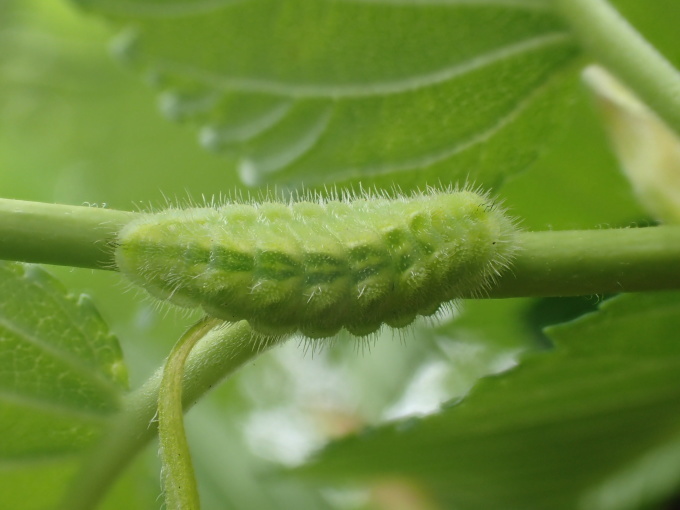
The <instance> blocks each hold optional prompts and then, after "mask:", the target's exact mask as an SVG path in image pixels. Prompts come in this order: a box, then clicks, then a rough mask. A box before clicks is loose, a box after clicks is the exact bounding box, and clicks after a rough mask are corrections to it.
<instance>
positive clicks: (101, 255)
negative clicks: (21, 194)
mask: <svg viewBox="0 0 680 510" xmlns="http://www.w3.org/2000/svg"><path fill="white" fill-rule="evenodd" d="M134 216H135V214H134V213H129V212H124V211H115V210H112V209H99V208H97V207H82V206H70V205H56V204H43V203H39V202H25V201H23V200H9V199H0V240H1V241H0V259H5V260H20V261H22V262H40V263H43V264H56V265H62V266H73V267H88V268H94V269H113V268H114V263H113V242H114V240H115V238H116V234H117V232H118V231H119V230H120V228H121V227H122V226H123V225H125V223H127V222H128V221H130V219H131V218H134Z"/></svg>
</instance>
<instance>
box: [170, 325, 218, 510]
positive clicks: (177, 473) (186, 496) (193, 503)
mask: <svg viewBox="0 0 680 510" xmlns="http://www.w3.org/2000/svg"><path fill="white" fill-rule="evenodd" d="M222 322H223V321H221V320H219V319H213V318H210V317H204V318H203V319H201V320H200V321H199V322H197V323H196V324H194V325H193V326H192V327H191V328H189V330H188V331H187V332H186V333H185V334H184V335H182V337H181V338H180V339H179V340H178V341H177V343H176V344H175V346H174V347H173V348H172V351H170V355H169V356H168V360H167V362H166V363H165V367H164V368H163V378H162V380H161V387H160V391H159V395H158V441H159V444H160V458H161V463H162V465H163V468H162V473H163V475H162V476H163V491H164V493H165V505H166V507H167V508H168V510H198V509H199V508H200V503H199V497H198V488H197V485H196V476H195V474H194V466H193V463H192V461H191V453H190V452H189V444H188V443H187V437H186V433H185V431H184V406H183V405H182V379H183V376H184V364H185V362H186V360H187V358H188V356H189V353H190V352H191V350H192V349H193V348H194V346H195V345H196V344H197V343H198V342H199V341H200V340H201V339H202V338H203V337H204V336H205V335H206V334H207V333H208V332H209V331H210V330H211V329H213V328H215V327H217V326H219V325H220V324H221V323H222Z"/></svg>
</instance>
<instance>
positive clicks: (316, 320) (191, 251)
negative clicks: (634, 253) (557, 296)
mask: <svg viewBox="0 0 680 510" xmlns="http://www.w3.org/2000/svg"><path fill="white" fill-rule="evenodd" d="M517 231H518V229H517V227H516V224H515V221H514V220H513V219H512V218H510V217H508V216H507V215H506V213H505V211H504V210H503V209H502V208H501V207H500V206H498V204H497V203H496V202H495V201H494V200H493V199H492V198H491V197H490V196H489V195H488V194H486V193H481V192H479V191H472V190H470V189H463V190H458V189H448V190H446V191H437V190H434V189H428V190H427V191H426V192H418V193H413V194H411V195H403V194H397V196H396V197H389V196H387V195H386V194H382V193H375V192H373V193H368V192H363V191H362V192H361V193H359V194H355V193H343V194H338V193H335V194H333V196H332V197H331V198H330V199H326V198H322V197H321V196H319V195H314V196H311V195H309V196H303V197H297V198H295V199H291V200H288V201H279V200H276V199H274V198H271V197H268V198H265V199H264V200H263V201H261V202H253V201H243V200H237V201H231V202H225V203H221V204H215V203H213V204H210V206H209V207H189V208H186V209H179V208H174V209H168V210H165V211H160V212H155V213H145V214H141V215H140V217H139V218H137V219H135V220H133V221H131V222H130V223H129V224H127V225H126V226H125V227H124V228H123V229H122V230H121V232H120V233H119V236H118V240H117V247H116V252H115V259H116V264H117V266H118V268H119V270H120V271H121V272H122V273H123V274H124V275H126V276H127V277H128V278H129V279H130V280H131V281H132V282H133V283H135V284H137V285H139V286H141V287H143V288H144V289H146V290H147V291H148V292H149V293H150V294H151V295H152V296H154V297H156V298H159V299H161V300H165V301H169V302H171V303H173V304H175V305H178V306H181V307H198V306H200V307H202V308H203V310H204V311H205V312H206V313H207V314H208V315H211V316H214V317H217V318H219V319H223V320H225V321H239V320H247V321H248V322H249V323H250V325H251V327H252V328H253V330H255V331H256V332H259V333H263V334H266V335H285V334H289V333H294V332H300V333H302V334H303V335H305V336H307V337H309V338H326V337H331V336H334V335H335V334H336V333H337V332H338V331H340V330H341V329H343V328H344V329H346V330H347V331H349V332H350V333H352V334H353V335H356V336H366V335H370V334H372V333H374V332H376V331H377V330H378V329H379V328H380V327H381V326H382V325H383V324H386V325H388V326H391V327H394V328H401V327H405V326H408V325H409V324H411V323H412V322H413V321H414V319H415V318H416V317H418V316H426V317H427V316H432V315H434V314H436V313H437V312H438V311H439V310H440V309H441V308H442V306H444V307H445V306H447V305H448V304H449V303H450V302H451V301H452V300H455V299H458V298H461V297H464V296H476V295H480V296H481V295H483V294H484V292H485V291H486V290H487V289H488V288H489V286H490V285H491V284H492V283H493V280H494V278H495V277H496V276H498V275H500V274H501V272H502V271H503V270H505V269H507V267H508V266H509V264H510V262H511V260H512V257H513V254H514V252H515V251H516V249H517V246H516V244H517V242H516V233H517Z"/></svg>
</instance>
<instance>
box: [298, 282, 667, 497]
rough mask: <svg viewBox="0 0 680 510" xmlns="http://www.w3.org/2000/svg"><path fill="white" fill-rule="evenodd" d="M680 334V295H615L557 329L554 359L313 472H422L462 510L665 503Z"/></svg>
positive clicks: (368, 441)
mask: <svg viewBox="0 0 680 510" xmlns="http://www.w3.org/2000/svg"><path fill="white" fill-rule="evenodd" d="M678 328H680V293H677V292H674V293H655V294H637V295H622V296H619V297H616V298H613V299H611V300H609V301H606V302H605V303H603V304H602V305H601V307H600V309H599V311H597V312H595V313H590V314H587V315H585V316H583V317H581V318H579V319H576V320H574V321H572V322H570V323H566V324H564V325H561V326H555V327H552V328H548V330H547V331H548V334H549V336H550V337H551V338H552V339H553V340H554V342H555V344H556V348H555V350H554V351H549V352H544V353H534V354H532V355H529V356H526V357H525V359H524V361H523V362H522V364H521V365H520V366H519V368H517V369H515V370H513V371H511V372H507V373H505V374H502V375H500V376H496V377H493V378H487V379H484V380H482V381H481V382H480V383H479V384H478V385H477V386H476V387H475V388H474V389H473V391H472V393H471V394H470V395H469V396H468V398H467V399H465V400H463V401H462V403H460V404H459V405H455V406H453V407H450V408H448V409H444V410H442V411H441V412H440V413H438V414H436V415H432V416H428V417H425V418H422V419H411V420H408V421H405V422H397V423H392V424H387V425H384V426H381V427H378V428H376V429H372V430H369V431H366V433H365V434H363V435H358V436H354V437H350V438H347V439H344V440H341V441H339V442H336V443H335V444H332V445H331V446H330V447H328V448H327V449H326V450H324V451H323V452H322V453H321V454H320V456H319V458H318V459H317V461H316V462H313V463H311V464H309V465H308V466H306V467H305V468H302V471H301V472H302V473H305V474H307V475H308V476H311V477H316V478H322V479H326V480H327V479H328V478H329V477H330V478H331V479H335V480H337V479H339V478H341V479H355V478H364V477H376V476H391V475H393V476H411V477H415V478H417V479H419V480H421V481H422V482H423V483H424V484H426V485H427V486H429V487H430V488H431V489H433V490H434V491H436V492H437V493H438V494H439V495H440V497H441V498H442V500H443V501H445V502H447V503H448V504H449V505H450V506H451V507H455V508H460V509H488V508H504V509H509V510H511V509H545V508H554V509H562V508H564V509H567V508H576V507H578V508H584V509H602V508H612V509H614V508H617V509H621V508H635V507H636V505H637V504H638V503H643V502H644V503H649V502H650V501H651V502H654V501H658V499H659V498H661V497H663V496H666V495H667V494H668V492H669V491H670V490H672V489H673V488H674V487H677V486H678V484H679V483H680V458H679V457H678V456H677V455H673V452H674V451H677V449H678V447H677V442H678V437H679V436H680V405H679V404H680V343H678V342H677V331H678ZM661 469H662V471H661ZM659 473H664V476H658V474H659ZM649 480H652V481H653V482H654V483H645V482H647V481H649ZM632 481H634V482H636V483H632ZM621 489H625V490H626V491H627V492H626V496H625V497H620V498H619V501H618V503H616V502H614V503H612V501H614V500H615V499H616V498H615V497H612V494H614V495H616V494H617V490H621ZM622 500H623V501H622Z"/></svg>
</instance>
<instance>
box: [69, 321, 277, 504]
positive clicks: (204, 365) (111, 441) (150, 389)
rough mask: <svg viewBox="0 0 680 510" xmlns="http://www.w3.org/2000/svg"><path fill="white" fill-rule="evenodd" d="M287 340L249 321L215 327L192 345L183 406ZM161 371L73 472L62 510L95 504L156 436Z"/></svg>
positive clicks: (136, 394) (135, 395)
mask: <svg viewBox="0 0 680 510" xmlns="http://www.w3.org/2000/svg"><path fill="white" fill-rule="evenodd" d="M285 339H286V338H285V337H270V336H262V335H258V334H256V333H254V332H253V331H252V330H251V329H250V327H249V326H248V323H247V322H238V323H236V324H231V325H228V326H227V327H225V328H215V329H212V330H211V331H210V332H209V333H208V334H207V335H206V336H205V337H203V339H202V340H201V341H200V342H199V343H198V344H197V345H196V346H195V347H194V348H193V349H192V350H191V353H190V354H189V357H188V359H187V361H186V365H185V369H184V381H183V385H182V388H183V390H182V402H183V405H184V410H185V411H186V410H187V409H189V408H190V407H191V406H192V405H193V404H194V403H195V402H196V401H197V400H198V399H199V398H200V397H201V396H203V395H204V394H205V393H206V392H208V391H209V390H210V389H211V388H212V387H213V386H215V385H217V384H218V383H219V382H220V381H222V380H223V379H224V378H225V377H227V376H229V375H230V374H232V373H233V372H234V371H236V370H237V369H238V368H239V367H241V366H242V365H244V364H245V363H247V362H248V361H250V360H251V359H253V358H254V357H256V356H257V355H259V354H261V353H263V352H264V351H266V350H267V349H268V348H270V347H271V346H273V345H276V344H277V343H280V342H283V341H284V340H285ZM162 376H163V370H162V369H160V370H158V371H157V372H156V373H155V374H154V375H153V376H152V377H151V378H150V379H149V380H148V381H147V382H146V383H145V384H144V385H143V386H142V387H141V388H139V389H138V390H136V391H134V392H133V393H132V394H130V395H129V397H128V398H127V400H126V401H125V404H124V407H123V409H122V410H121V412H120V414H119V415H118V417H117V418H116V419H115V420H114V423H113V424H112V426H111V429H110V430H109V432H108V433H107V435H106V437H105V438H104V439H103V440H102V442H101V443H100V444H99V445H97V447H96V449H95V450H94V451H93V452H92V453H91V455H90V457H89V460H88V461H87V462H85V463H84V465H83V468H82V469H81V471H80V473H79V474H78V476H76V477H74V484H73V486H72V487H71V488H70V490H69V491H68V493H67V495H66V497H65V498H64V500H63V501H62V504H61V506H60V509H61V510H92V509H93V508H96V506H97V504H98V502H99V501H100V500H101V499H102V497H103V496H104V494H105V493H106V491H107V490H108V488H109V487H110V486H111V484H112V483H113V482H114V481H115V480H116V478H117V477H118V475H119V474H120V473H121V472H122V471H123V469H124V468H125V467H126V466H127V465H128V464H129V463H130V462H131V461H132V460H133V459H134V458H135V456H136V455H137V453H139V452H140V451H141V450H142V448H143V447H144V446H145V445H146V444H147V443H148V442H149V441H151V439H153V438H154V437H155V436H156V432H157V426H158V422H157V421H156V420H155V416H156V411H157V408H158V400H159V393H160V387H161V379H162Z"/></svg>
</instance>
